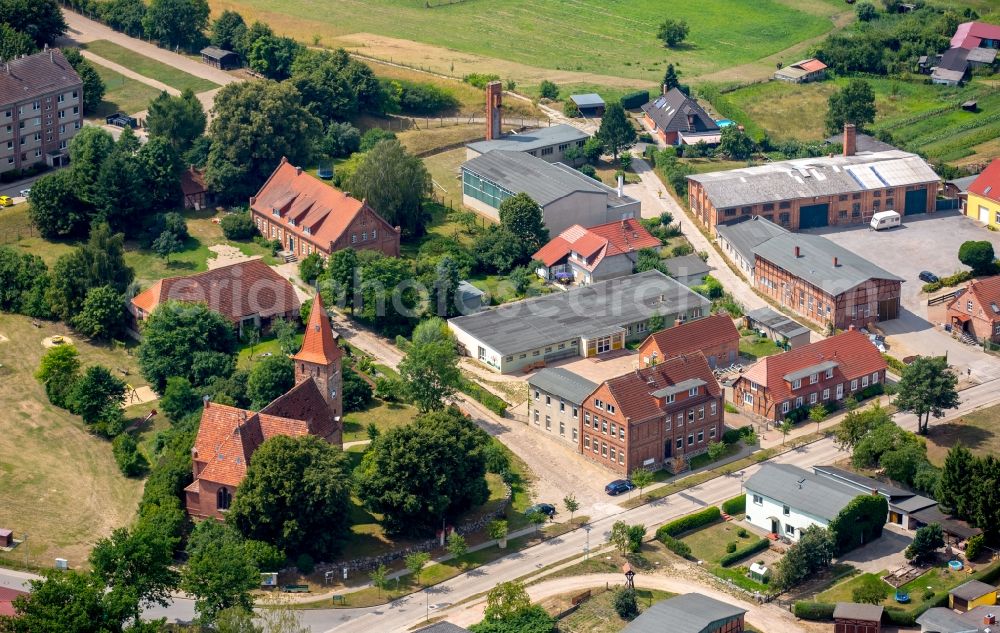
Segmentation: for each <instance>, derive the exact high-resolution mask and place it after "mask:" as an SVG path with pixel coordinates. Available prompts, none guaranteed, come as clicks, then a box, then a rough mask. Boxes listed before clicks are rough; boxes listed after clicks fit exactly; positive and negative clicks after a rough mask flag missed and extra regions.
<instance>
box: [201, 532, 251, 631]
mask: <svg viewBox="0 0 1000 633" xmlns="http://www.w3.org/2000/svg"><path fill="white" fill-rule="evenodd" d="M187 552H188V561H187V565H186V566H185V567H184V569H183V571H182V573H181V588H182V589H183V590H184V591H186V592H188V593H190V594H191V595H193V596H194V597H195V612H196V613H197V614H198V619H199V620H200V622H201V623H202V624H211V623H212V622H214V621H215V618H216V616H217V615H218V613H219V612H220V611H222V610H224V609H228V608H231V607H240V608H243V609H247V610H250V609H252V608H253V597H252V596H251V595H250V592H251V591H252V590H253V589H256V588H257V587H258V586H259V584H260V575H259V574H258V572H257V569H256V568H255V567H254V565H253V562H252V561H251V559H250V557H249V555H248V554H247V551H246V549H245V548H244V546H243V542H242V540H241V539H240V538H239V535H238V534H236V533H235V531H234V530H233V529H232V528H230V527H228V526H226V525H225V524H223V523H220V522H218V521H202V522H201V523H198V524H197V525H196V526H195V528H194V531H193V532H192V533H191V537H190V539H189V540H188V546H187Z"/></svg>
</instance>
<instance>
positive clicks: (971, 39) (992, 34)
mask: <svg viewBox="0 0 1000 633" xmlns="http://www.w3.org/2000/svg"><path fill="white" fill-rule="evenodd" d="M951 48H967V49H973V48H1000V25H997V24H986V23H985V22H963V23H962V24H959V25H958V28H956V29H955V34H954V35H952V36H951Z"/></svg>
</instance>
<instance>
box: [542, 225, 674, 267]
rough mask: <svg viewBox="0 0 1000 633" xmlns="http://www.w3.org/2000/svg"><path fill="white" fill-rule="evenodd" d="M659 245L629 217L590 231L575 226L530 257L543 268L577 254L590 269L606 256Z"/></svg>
mask: <svg viewBox="0 0 1000 633" xmlns="http://www.w3.org/2000/svg"><path fill="white" fill-rule="evenodd" d="M662 244H663V242H661V241H660V240H659V239H658V238H656V237H653V236H652V235H650V234H649V231H647V230H646V229H645V227H643V226H642V224H641V223H640V222H639V221H638V220H635V219H632V218H629V219H626V220H620V221H616V222H608V223H607V224H599V225H597V226H592V227H590V228H583V227H582V226H580V225H579V224H574V225H573V226H571V227H569V228H567V229H566V230H565V231H563V232H562V233H560V234H559V235H557V236H556V237H555V238H553V239H552V240H550V241H549V243H548V244H546V245H545V246H543V247H542V248H540V249H539V250H538V252H537V253H535V254H534V255H533V256H532V257H533V259H537V260H539V261H541V262H542V263H544V264H545V265H546V266H553V265H555V264H556V263H558V262H560V261H562V260H563V259H565V258H566V257H569V255H570V253H571V252H576V253H578V254H580V255H581V256H582V257H584V258H586V259H587V260H588V261H587V263H588V266H587V267H588V268H589V269H590V270H593V269H594V268H595V267H596V266H597V264H598V263H600V261H601V260H603V259H604V258H605V257H612V256H615V255H621V254H623V253H631V252H635V251H639V250H641V249H644V248H656V247H658V246H661V245H662ZM595 256H596V257H595Z"/></svg>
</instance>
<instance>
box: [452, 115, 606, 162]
mask: <svg viewBox="0 0 1000 633" xmlns="http://www.w3.org/2000/svg"><path fill="white" fill-rule="evenodd" d="M588 138H590V136H589V135H588V134H587V133H586V132H583V131H581V130H579V129H577V128H575V127H573V126H572V125H567V124H565V123H563V124H560V125H553V126H550V127H543V128H538V129H537V130H527V131H525V132H521V133H519V134H505V135H503V136H502V137H500V138H498V139H493V140H492V141H476V142H475V143H469V144H467V145H466V147H468V148H469V149H472V150H475V151H477V152H479V153H480V154H485V153H486V152H492V151H494V150H498V149H500V150H509V151H512V152H530V151H532V150H537V149H541V148H543V147H550V146H552V145H559V144H562V143H573V142H576V141H584V140H586V139H588Z"/></svg>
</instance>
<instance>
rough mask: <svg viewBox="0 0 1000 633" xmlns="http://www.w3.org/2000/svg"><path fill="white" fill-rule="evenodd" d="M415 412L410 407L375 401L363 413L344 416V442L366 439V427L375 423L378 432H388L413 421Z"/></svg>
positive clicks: (355, 412)
mask: <svg viewBox="0 0 1000 633" xmlns="http://www.w3.org/2000/svg"><path fill="white" fill-rule="evenodd" d="M416 415H417V410H416V409H415V408H413V407H411V406H410V405H406V404H396V403H392V402H382V401H381V400H375V401H374V402H372V405H371V406H369V407H368V408H367V409H365V410H364V411H354V412H352V413H348V414H346V415H345V416H344V441H345V442H356V441H358V440H366V439H368V425H369V424H371V423H373V422H374V423H375V427H376V428H378V430H379V431H383V432H384V431H388V430H389V429H392V428H396V427H397V426H404V425H406V424H409V423H410V422H412V421H413V418H415V417H416Z"/></svg>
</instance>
